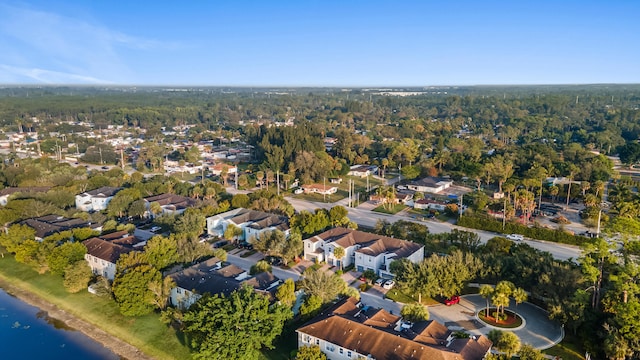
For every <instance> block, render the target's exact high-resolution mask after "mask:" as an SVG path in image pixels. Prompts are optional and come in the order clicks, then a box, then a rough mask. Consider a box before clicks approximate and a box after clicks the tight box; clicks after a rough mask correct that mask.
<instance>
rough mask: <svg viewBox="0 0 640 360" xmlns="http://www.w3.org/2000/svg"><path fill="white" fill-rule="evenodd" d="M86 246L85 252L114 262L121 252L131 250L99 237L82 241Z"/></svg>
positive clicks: (124, 252)
mask: <svg viewBox="0 0 640 360" xmlns="http://www.w3.org/2000/svg"><path fill="white" fill-rule="evenodd" d="M83 244H84V246H86V247H87V254H89V255H93V256H95V257H97V258H98V259H102V260H105V261H108V262H110V263H114V264H115V263H116V262H117V261H118V259H120V256H121V255H122V254H126V253H129V252H131V251H133V249H130V248H128V247H125V246H122V245H118V244H114V243H112V242H110V241H106V240H102V239H100V238H91V239H89V240H85V241H84V242H83Z"/></svg>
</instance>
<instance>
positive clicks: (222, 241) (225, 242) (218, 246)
mask: <svg viewBox="0 0 640 360" xmlns="http://www.w3.org/2000/svg"><path fill="white" fill-rule="evenodd" d="M228 243H229V242H228V241H227V240H220V241H216V242H215V243H214V244H213V247H214V248H216V249H218V248H221V247H223V246H225V245H227V244H228Z"/></svg>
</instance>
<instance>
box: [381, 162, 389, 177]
mask: <svg viewBox="0 0 640 360" xmlns="http://www.w3.org/2000/svg"><path fill="white" fill-rule="evenodd" d="M387 166H389V159H387V158H384V159H382V178H384V175H385V174H386V173H387Z"/></svg>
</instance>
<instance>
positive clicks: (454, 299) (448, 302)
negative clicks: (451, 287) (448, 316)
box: [444, 295, 460, 306]
mask: <svg viewBox="0 0 640 360" xmlns="http://www.w3.org/2000/svg"><path fill="white" fill-rule="evenodd" d="M459 302H460V296H458V295H455V296H452V297H451V298H449V299H447V300H445V301H444V304H445V305H447V306H451V305H455V304H457V303H459Z"/></svg>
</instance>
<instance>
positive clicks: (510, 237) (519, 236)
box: [507, 234, 524, 241]
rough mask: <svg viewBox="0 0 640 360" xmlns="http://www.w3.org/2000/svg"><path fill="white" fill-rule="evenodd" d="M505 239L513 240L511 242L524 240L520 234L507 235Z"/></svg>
mask: <svg viewBox="0 0 640 360" xmlns="http://www.w3.org/2000/svg"><path fill="white" fill-rule="evenodd" d="M507 239H509V240H513V241H522V240H524V236H522V235H520V234H509V235H507Z"/></svg>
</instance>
